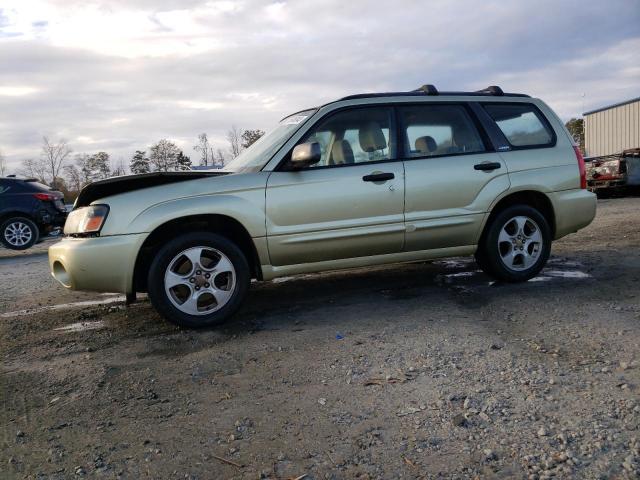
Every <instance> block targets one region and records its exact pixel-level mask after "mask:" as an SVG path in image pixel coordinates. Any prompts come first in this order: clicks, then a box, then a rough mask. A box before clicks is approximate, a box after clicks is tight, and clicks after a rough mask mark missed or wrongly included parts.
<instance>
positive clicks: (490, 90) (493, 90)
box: [340, 84, 529, 100]
mask: <svg viewBox="0 0 640 480" xmlns="http://www.w3.org/2000/svg"><path fill="white" fill-rule="evenodd" d="M423 95H433V96H435V95H447V96H467V97H483V96H495V97H529V95H525V94H524V93H505V92H503V91H502V88H500V87H498V86H497V85H490V86H488V87H487V88H484V89H482V90H476V91H475V92H440V91H438V89H437V88H436V87H435V86H434V85H430V84H426V85H422V86H421V87H420V88H417V89H415V90H411V91H409V92H383V93H357V94H355V95H348V96H346V97H342V98H341V99H340V100H355V99H360V98H381V97H414V96H416V97H421V96H423Z"/></svg>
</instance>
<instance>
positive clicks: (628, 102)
mask: <svg viewBox="0 0 640 480" xmlns="http://www.w3.org/2000/svg"><path fill="white" fill-rule="evenodd" d="M639 100H640V97H636V98H632V99H631V100H625V101H624V102H620V103H614V104H613V105H607V106H606V107H600V108H596V109H595V110H589V111H588V112H584V113H583V114H582V116H585V115H591V114H592V113H598V112H604V111H605V110H609V109H610V108H616V107H622V106H624V105H628V104H630V103H634V102H637V101H639Z"/></svg>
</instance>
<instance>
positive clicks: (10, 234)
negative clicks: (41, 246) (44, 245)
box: [4, 221, 33, 247]
mask: <svg viewBox="0 0 640 480" xmlns="http://www.w3.org/2000/svg"><path fill="white" fill-rule="evenodd" d="M4 238H5V240H6V241H7V242H8V243H9V244H10V245H12V246H14V247H22V246H24V245H26V244H28V243H29V242H30V241H31V239H32V238H33V230H32V229H31V227H30V226H29V225H27V224H26V223H23V222H20V221H16V222H11V223H10V224H9V225H7V226H6V227H5V229H4Z"/></svg>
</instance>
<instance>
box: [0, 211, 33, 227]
mask: <svg viewBox="0 0 640 480" xmlns="http://www.w3.org/2000/svg"><path fill="white" fill-rule="evenodd" d="M11 217H24V218H27V219H29V220H31V221H32V222H33V223H35V224H36V225H38V221H37V220H36V218H35V217H34V216H33V215H31V214H30V213H28V212H25V211H21V210H9V211H6V212H2V213H0V223H3V222H5V221H6V220H7V219H8V218H11Z"/></svg>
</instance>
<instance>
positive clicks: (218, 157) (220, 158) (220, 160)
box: [213, 148, 226, 168]
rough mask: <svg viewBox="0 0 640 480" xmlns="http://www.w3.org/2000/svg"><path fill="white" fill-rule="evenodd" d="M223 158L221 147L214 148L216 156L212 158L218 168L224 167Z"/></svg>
mask: <svg viewBox="0 0 640 480" xmlns="http://www.w3.org/2000/svg"><path fill="white" fill-rule="evenodd" d="M225 161H226V160H225V158H224V152H223V151H222V149H221V148H218V149H217V150H216V156H215V159H214V162H213V163H214V165H218V166H219V167H220V168H222V167H224V164H225Z"/></svg>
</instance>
